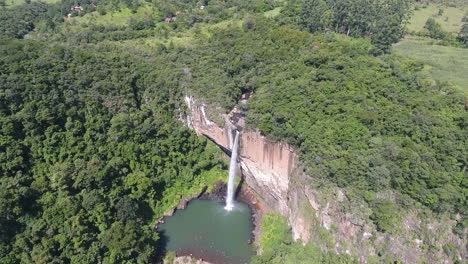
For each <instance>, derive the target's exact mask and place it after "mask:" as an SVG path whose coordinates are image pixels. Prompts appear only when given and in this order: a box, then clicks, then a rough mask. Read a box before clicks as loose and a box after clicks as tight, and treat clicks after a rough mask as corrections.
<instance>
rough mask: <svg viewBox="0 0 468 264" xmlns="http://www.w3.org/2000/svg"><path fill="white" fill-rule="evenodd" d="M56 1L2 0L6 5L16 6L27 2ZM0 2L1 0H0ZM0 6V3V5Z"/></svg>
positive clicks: (52, 1)
mask: <svg viewBox="0 0 468 264" xmlns="http://www.w3.org/2000/svg"><path fill="white" fill-rule="evenodd" d="M28 1H29V2H44V3H57V2H59V1H60V0H4V2H5V5H6V6H17V5H22V4H24V3H27V2H28ZM0 2H1V1H0ZM0 6H1V5H0Z"/></svg>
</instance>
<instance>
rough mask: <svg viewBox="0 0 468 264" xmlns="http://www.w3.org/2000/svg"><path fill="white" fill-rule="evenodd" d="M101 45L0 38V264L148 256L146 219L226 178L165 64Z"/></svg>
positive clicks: (151, 238)
mask: <svg viewBox="0 0 468 264" xmlns="http://www.w3.org/2000/svg"><path fill="white" fill-rule="evenodd" d="M106 50H107V49H106V47H102V48H101V49H100V52H99V53H95V52H93V53H90V52H86V51H77V50H74V49H72V48H68V47H64V46H58V45H57V46H55V45H46V44H45V43H40V42H36V41H17V40H11V39H2V40H1V41H0V87H2V89H1V94H0V96H1V97H0V120H1V128H2V129H1V134H0V135H1V137H0V139H1V140H0V150H1V151H0V164H1V167H0V173H1V176H2V177H1V178H0V186H1V188H0V200H1V201H2V202H1V208H0V224H1V226H2V228H1V231H0V232H1V233H0V252H1V254H0V255H1V258H0V261H1V263H19V262H21V263H64V262H66V263H70V262H71V263H94V262H96V261H102V263H127V262H126V261H130V262H128V263H137V262H138V263H148V262H149V261H150V260H151V258H152V257H154V254H155V249H156V242H157V233H155V232H153V231H151V225H152V224H154V220H155V216H160V215H161V214H162V213H164V210H167V209H169V207H170V206H173V205H174V203H177V200H178V199H180V198H181V197H183V196H184V194H185V195H187V194H190V193H191V190H192V192H193V191H197V190H198V191H199V190H200V189H201V187H202V186H203V184H205V183H208V182H212V181H214V180H215V179H217V178H219V177H222V176H223V174H222V173H223V169H224V163H223V162H222V161H220V160H219V159H218V158H217V157H218V156H217V155H216V153H217V152H215V151H214V150H213V148H214V147H213V146H212V147H211V148H209V147H208V146H207V141H206V140H205V139H203V138H198V137H197V136H195V135H194V134H193V132H191V131H189V130H188V129H187V128H185V127H183V126H182V124H181V123H179V122H178V121H177V120H176V119H175V118H174V116H175V113H174V109H175V107H176V105H177V103H176V102H175V101H174V100H173V98H176V97H178V96H180V94H178V92H177V91H178V89H175V88H173V86H176V85H177V80H178V79H179V78H178V77H177V76H174V75H173V73H172V72H171V71H170V68H167V69H166V68H165V66H164V63H163V62H162V61H159V63H161V64H160V65H161V70H160V71H159V72H158V74H162V75H165V76H166V77H167V78H165V79H160V78H159V77H158V74H156V73H155V72H154V67H149V63H150V62H142V61H137V60H136V58H135V57H134V56H130V55H129V54H128V53H127V52H125V51H122V53H116V52H115V50H112V51H110V50H107V51H106ZM151 63H157V62H151ZM150 69H151V70H150ZM176 75H177V74H176Z"/></svg>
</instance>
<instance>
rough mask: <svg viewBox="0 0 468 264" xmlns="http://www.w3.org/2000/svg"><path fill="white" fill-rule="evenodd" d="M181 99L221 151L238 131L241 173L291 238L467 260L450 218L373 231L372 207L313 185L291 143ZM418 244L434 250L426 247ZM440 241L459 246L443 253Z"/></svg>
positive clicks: (387, 255) (393, 255)
mask: <svg viewBox="0 0 468 264" xmlns="http://www.w3.org/2000/svg"><path fill="white" fill-rule="evenodd" d="M185 102H186V104H187V107H188V110H189V111H188V114H187V115H186V116H181V120H182V121H183V122H185V123H186V125H187V126H189V127H190V128H192V129H194V130H195V131H196V132H197V133H198V134H201V135H205V136H207V137H208V138H210V139H211V140H213V141H214V142H215V143H216V144H217V145H219V146H220V147H221V148H224V149H225V150H226V151H230V150H231V147H232V142H233V132H234V131H235V130H236V129H237V130H241V131H242V134H241V140H240V142H241V148H240V164H241V169H242V175H243V177H244V179H245V181H246V183H247V184H248V185H249V186H250V187H251V188H252V189H253V190H254V191H255V192H256V193H257V194H258V195H259V196H260V197H261V198H262V199H263V200H264V202H265V203H266V204H267V205H268V206H270V207H271V209H273V210H275V211H277V212H279V213H281V214H282V215H284V216H285V217H287V219H288V221H289V224H290V225H291V228H292V232H293V236H294V239H301V240H302V241H304V243H305V242H312V243H314V244H316V245H318V246H321V247H323V248H328V249H331V250H335V251H336V252H338V253H340V254H349V255H353V256H355V257H357V258H359V259H360V261H361V262H363V263H367V262H373V261H374V260H375V261H377V260H380V261H382V260H389V259H397V260H402V261H403V262H404V263H417V262H418V261H420V260H423V259H424V260H426V261H429V262H430V263H453V261H454V260H456V259H460V260H462V259H466V257H467V252H466V247H465V246H464V241H463V240H462V239H460V238H459V237H457V236H456V235H454V234H452V232H451V228H452V226H453V224H454V221H451V220H449V218H447V219H445V221H443V222H442V223H441V221H440V219H439V221H435V220H431V219H430V218H427V219H425V220H424V221H421V220H419V218H418V217H417V216H416V215H408V216H405V219H404V220H403V223H404V225H403V226H402V227H401V228H400V229H401V232H402V234H398V235H389V234H386V233H381V232H378V231H377V230H376V228H375V226H374V225H373V224H372V221H370V220H369V215H370V214H371V210H370V209H369V208H368V207H367V205H366V204H365V203H360V202H359V201H354V200H353V199H350V198H348V197H347V196H346V195H345V193H344V192H343V191H342V190H340V189H338V188H336V187H332V189H329V190H328V191H327V192H323V191H319V190H316V189H313V188H312V187H311V186H312V184H310V181H311V178H310V177H308V176H307V175H306V174H305V173H303V171H302V169H300V166H299V165H300V164H299V162H298V157H297V154H296V153H295V152H294V150H293V149H292V147H290V146H289V145H288V144H285V143H280V142H272V141H270V140H268V139H267V138H266V137H264V136H262V135H261V134H260V133H259V132H253V131H245V130H244V120H243V117H242V114H241V113H240V112H239V111H238V110H237V109H236V108H235V109H233V110H232V111H231V113H229V114H228V115H222V117H221V118H222V121H223V122H224V127H220V126H218V125H217V124H216V123H214V122H213V121H211V120H210V118H209V117H208V115H207V109H208V107H209V106H207V105H205V104H203V103H198V102H197V101H196V100H195V99H194V98H193V97H190V96H186V97H185ZM390 195H391V194H390ZM423 244H424V245H429V246H431V245H433V246H435V247H437V248H438V249H436V250H434V249H428V248H427V247H425V246H423ZM444 245H452V246H455V247H456V248H457V249H458V250H456V252H455V253H453V251H452V253H447V250H445V249H444ZM449 255H450V256H449Z"/></svg>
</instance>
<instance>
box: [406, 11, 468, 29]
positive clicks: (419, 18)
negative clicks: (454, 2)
mask: <svg viewBox="0 0 468 264" xmlns="http://www.w3.org/2000/svg"><path fill="white" fill-rule="evenodd" d="M440 10H442V12H440ZM467 11H468V6H464V7H463V6H447V5H443V4H429V5H428V4H417V5H416V10H415V11H414V14H413V15H412V16H411V19H410V20H409V24H408V26H407V27H408V31H409V32H421V31H423V30H424V25H425V24H426V21H427V20H428V19H429V18H432V19H434V20H435V22H437V23H439V24H440V25H441V27H442V30H444V31H446V32H450V33H454V34H456V33H458V32H460V29H461V27H462V25H463V23H462V18H463V16H464V14H465V12H467ZM439 13H441V14H439Z"/></svg>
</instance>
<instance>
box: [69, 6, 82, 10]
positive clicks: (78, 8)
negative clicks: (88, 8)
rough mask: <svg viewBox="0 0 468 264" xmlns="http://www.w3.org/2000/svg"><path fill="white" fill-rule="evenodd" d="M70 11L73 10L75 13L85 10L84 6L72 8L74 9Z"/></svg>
mask: <svg viewBox="0 0 468 264" xmlns="http://www.w3.org/2000/svg"><path fill="white" fill-rule="evenodd" d="M70 10H73V11H81V10H83V7H82V6H72V7H71V8H70Z"/></svg>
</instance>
